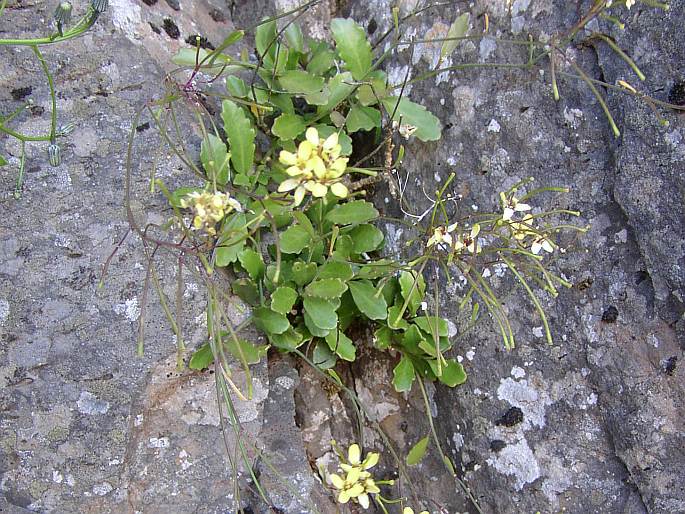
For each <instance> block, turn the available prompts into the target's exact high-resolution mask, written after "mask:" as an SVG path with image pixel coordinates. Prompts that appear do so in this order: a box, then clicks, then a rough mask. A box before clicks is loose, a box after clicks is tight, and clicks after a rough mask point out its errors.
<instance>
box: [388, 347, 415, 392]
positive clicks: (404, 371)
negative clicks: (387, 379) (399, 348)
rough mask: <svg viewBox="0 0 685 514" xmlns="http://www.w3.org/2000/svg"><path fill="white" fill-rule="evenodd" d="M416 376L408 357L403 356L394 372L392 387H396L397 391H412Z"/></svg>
mask: <svg viewBox="0 0 685 514" xmlns="http://www.w3.org/2000/svg"><path fill="white" fill-rule="evenodd" d="M414 376H415V373H414V366H413V365H412V363H411V361H410V360H409V358H408V357H407V356H406V355H402V358H401V359H400V362H399V363H398V364H397V366H395V368H394V369H393V370H392V385H393V386H395V391H397V392H398V393H403V392H405V391H410V390H411V385H412V383H413V382H414Z"/></svg>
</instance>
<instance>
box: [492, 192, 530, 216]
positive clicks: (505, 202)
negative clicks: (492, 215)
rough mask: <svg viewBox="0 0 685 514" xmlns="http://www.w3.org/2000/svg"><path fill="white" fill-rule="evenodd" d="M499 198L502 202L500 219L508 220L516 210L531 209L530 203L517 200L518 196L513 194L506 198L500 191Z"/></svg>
mask: <svg viewBox="0 0 685 514" xmlns="http://www.w3.org/2000/svg"><path fill="white" fill-rule="evenodd" d="M499 198H500V201H501V203H502V209H503V210H504V213H503V214H502V219H503V220H504V221H510V220H511V219H512V218H513V217H514V213H516V212H523V211H529V210H530V209H531V207H530V205H528V204H527V203H521V202H519V200H518V198H516V197H515V196H513V195H512V196H511V198H509V199H507V196H506V195H505V194H504V193H500V194H499Z"/></svg>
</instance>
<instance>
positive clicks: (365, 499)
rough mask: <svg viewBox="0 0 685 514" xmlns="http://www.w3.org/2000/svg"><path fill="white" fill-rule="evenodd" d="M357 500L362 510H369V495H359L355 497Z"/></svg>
mask: <svg viewBox="0 0 685 514" xmlns="http://www.w3.org/2000/svg"><path fill="white" fill-rule="evenodd" d="M357 500H359V505H361V506H362V507H363V508H365V509H368V508H369V495H368V494H366V493H363V494H360V495H359V496H357Z"/></svg>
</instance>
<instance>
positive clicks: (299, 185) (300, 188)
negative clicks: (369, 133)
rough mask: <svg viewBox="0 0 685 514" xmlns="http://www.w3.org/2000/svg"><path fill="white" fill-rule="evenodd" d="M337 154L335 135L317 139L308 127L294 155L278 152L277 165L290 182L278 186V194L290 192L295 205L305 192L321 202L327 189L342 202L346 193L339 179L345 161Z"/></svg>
mask: <svg viewBox="0 0 685 514" xmlns="http://www.w3.org/2000/svg"><path fill="white" fill-rule="evenodd" d="M341 151H342V147H341V146H340V143H338V133H337V132H333V133H332V134H331V135H330V136H328V137H327V138H326V139H321V138H320V137H319V132H318V131H317V130H316V129H315V128H314V127H309V128H308V129H307V132H306V133H305V140H304V141H302V142H301V143H300V145H299V146H298V148H297V153H292V152H288V151H286V150H282V151H281V153H280V155H279V161H280V162H281V164H284V165H285V166H288V167H287V168H286V170H285V172H286V173H287V174H288V175H289V176H290V177H291V178H289V179H286V180H284V181H283V182H282V183H281V185H280V186H279V187H278V192H279V193H285V192H288V191H293V190H294V191H295V205H300V204H301V203H302V200H304V195H305V194H306V193H307V191H309V192H310V193H311V194H312V196H314V197H316V198H322V197H324V196H326V194H327V193H328V190H329V189H330V191H331V193H333V194H334V195H335V196H337V197H338V198H346V197H347V195H348V194H349V191H348V190H347V187H346V186H345V184H343V183H342V182H341V178H340V177H342V175H343V174H344V173H345V170H346V169H347V161H348V160H349V159H348V158H347V157H340V152H341Z"/></svg>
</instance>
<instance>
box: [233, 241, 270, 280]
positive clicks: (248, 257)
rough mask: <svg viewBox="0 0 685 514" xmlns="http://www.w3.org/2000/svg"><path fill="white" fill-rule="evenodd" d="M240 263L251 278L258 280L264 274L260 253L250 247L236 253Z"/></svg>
mask: <svg viewBox="0 0 685 514" xmlns="http://www.w3.org/2000/svg"><path fill="white" fill-rule="evenodd" d="M238 260H239V261H240V265H241V266H242V267H243V268H245V270H246V271H247V273H248V274H249V275H250V277H252V280H259V279H260V278H262V276H263V275H264V269H265V266H264V260H263V259H262V255H261V254H260V253H258V252H255V251H254V250H253V249H252V248H245V249H244V250H243V251H242V252H240V254H238Z"/></svg>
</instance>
